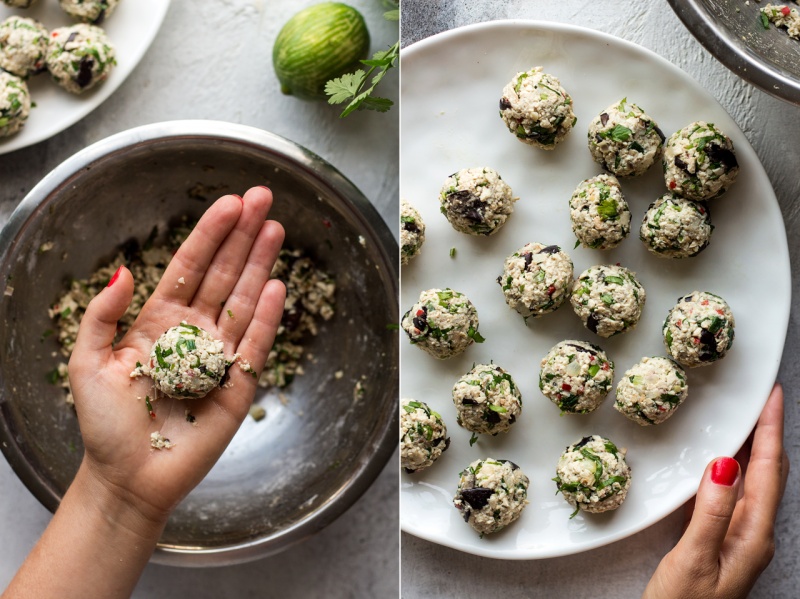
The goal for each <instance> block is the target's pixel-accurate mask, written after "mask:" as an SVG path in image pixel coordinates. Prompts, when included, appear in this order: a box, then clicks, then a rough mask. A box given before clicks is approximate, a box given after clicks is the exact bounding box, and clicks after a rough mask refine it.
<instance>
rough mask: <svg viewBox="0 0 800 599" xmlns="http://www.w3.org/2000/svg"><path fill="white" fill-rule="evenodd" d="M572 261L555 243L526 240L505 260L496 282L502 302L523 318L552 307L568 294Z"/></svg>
mask: <svg viewBox="0 0 800 599" xmlns="http://www.w3.org/2000/svg"><path fill="white" fill-rule="evenodd" d="M573 272H574V271H573V266H572V260H571V259H570V257H569V256H568V255H567V253H566V252H564V251H563V250H562V249H561V248H560V247H559V246H557V245H544V244H543V243H538V242H534V243H528V244H525V245H524V246H522V247H521V248H520V249H518V250H517V251H516V252H514V253H513V254H511V255H510V256H509V257H508V258H506V259H505V262H504V263H503V274H501V275H500V276H499V277H497V284H498V285H500V288H501V289H502V290H503V295H504V297H505V299H506V303H507V304H508V306H509V307H510V308H513V309H514V310H516V311H517V312H519V313H520V314H521V315H522V316H523V317H524V318H526V319H527V318H529V317H531V316H532V317H534V318H538V317H539V316H542V315H544V314H548V313H549V312H553V311H554V310H556V309H557V308H558V307H559V306H561V304H563V303H564V301H565V300H566V299H567V296H568V295H569V289H570V284H571V283H572V275H573Z"/></svg>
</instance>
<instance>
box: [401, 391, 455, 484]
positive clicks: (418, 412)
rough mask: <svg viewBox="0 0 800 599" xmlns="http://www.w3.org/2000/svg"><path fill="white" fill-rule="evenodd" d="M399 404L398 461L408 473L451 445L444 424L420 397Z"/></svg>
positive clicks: (419, 467)
mask: <svg viewBox="0 0 800 599" xmlns="http://www.w3.org/2000/svg"><path fill="white" fill-rule="evenodd" d="M400 408H401V411H400V465H401V466H402V467H403V469H404V470H405V471H406V472H407V473H409V474H411V473H413V472H419V471H420V470H424V469H426V468H430V467H431V466H432V465H433V464H434V462H436V460H438V459H439V458H440V457H442V453H444V451H445V450H446V449H447V448H448V447H449V446H450V439H449V438H448V436H447V427H446V426H445V424H444V421H443V420H442V417H441V416H440V415H439V414H438V413H436V412H434V411H433V410H431V408H430V407H429V406H428V404H426V403H425V402H423V401H414V400H412V399H404V400H403V401H402V402H401V406H400Z"/></svg>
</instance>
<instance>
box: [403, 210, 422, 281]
mask: <svg viewBox="0 0 800 599" xmlns="http://www.w3.org/2000/svg"><path fill="white" fill-rule="evenodd" d="M423 243H425V223H424V222H423V220H422V217H421V216H420V214H419V212H417V210H416V208H414V207H413V206H412V205H411V204H409V203H408V202H406V201H405V200H403V201H402V202H401V203H400V262H401V264H402V265H403V266H405V265H406V264H408V263H409V262H410V261H411V259H412V258H414V257H415V256H417V255H418V254H419V253H420V251H421V250H422V244H423Z"/></svg>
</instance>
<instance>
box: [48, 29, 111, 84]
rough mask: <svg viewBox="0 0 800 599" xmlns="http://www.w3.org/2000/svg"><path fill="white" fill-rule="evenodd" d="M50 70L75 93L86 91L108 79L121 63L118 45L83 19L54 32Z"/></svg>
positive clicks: (55, 78)
mask: <svg viewBox="0 0 800 599" xmlns="http://www.w3.org/2000/svg"><path fill="white" fill-rule="evenodd" d="M50 35H51V37H50V46H49V47H48V50H47V70H48V71H50V75H51V76H52V77H53V81H55V82H56V83H58V84H59V85H60V86H61V87H63V88H64V89H65V90H67V91H68V92H70V93H71V94H82V93H83V92H85V91H87V90H90V89H92V88H93V87H94V86H96V85H98V84H99V83H102V82H103V81H105V80H106V79H107V78H108V76H109V74H110V73H111V70H112V68H113V67H114V65H116V64H117V61H116V58H115V54H114V46H112V45H111V42H110V41H109V39H108V37H107V36H106V34H105V32H104V31H103V30H102V29H100V28H99V27H95V26H94V25H85V24H83V23H79V24H78V25H73V26H72V27H61V28H60V29H55V30H53V33H52V34H50Z"/></svg>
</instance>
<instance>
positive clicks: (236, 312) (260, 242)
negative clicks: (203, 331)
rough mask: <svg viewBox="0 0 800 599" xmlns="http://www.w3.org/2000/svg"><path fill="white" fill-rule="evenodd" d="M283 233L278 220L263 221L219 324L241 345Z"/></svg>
mask: <svg viewBox="0 0 800 599" xmlns="http://www.w3.org/2000/svg"><path fill="white" fill-rule="evenodd" d="M283 237H284V231H283V227H282V226H281V225H280V224H278V223H277V222H275V221H267V222H265V223H264V224H263V225H261V230H260V231H259V232H258V236H257V237H256V240H255V243H253V247H252V249H251V250H250V255H249V256H247V262H246V263H245V265H244V269H243V270H242V274H241V276H240V277H239V280H238V281H237V282H236V284H235V286H234V288H233V291H231V293H230V295H229V296H228V300H227V301H226V302H225V306H224V307H223V310H222V312H221V313H220V316H219V320H218V321H217V327H218V328H219V329H220V330H222V331H223V332H224V337H225V338H227V339H231V340H233V343H234V345H238V343H239V341H240V340H241V338H242V335H244V332H245V330H246V329H247V325H248V324H249V323H250V319H251V318H252V317H253V314H254V313H255V311H256V305H257V304H258V300H259V298H260V297H261V292H262V290H263V289H264V285H265V284H266V283H267V281H268V280H269V276H270V273H271V272H272V267H273V265H274V264H275V260H276V259H277V257H278V252H279V251H280V248H281V245H282V244H283ZM282 307H283V306H281V308H282Z"/></svg>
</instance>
